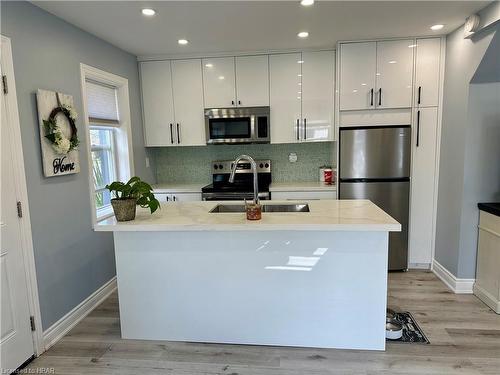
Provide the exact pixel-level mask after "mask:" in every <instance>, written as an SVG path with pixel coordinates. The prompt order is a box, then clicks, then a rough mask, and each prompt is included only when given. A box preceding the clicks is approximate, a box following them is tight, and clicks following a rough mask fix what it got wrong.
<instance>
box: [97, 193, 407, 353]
mask: <svg viewBox="0 0 500 375" xmlns="http://www.w3.org/2000/svg"><path fill="white" fill-rule="evenodd" d="M292 203H293V202H290V201H287V202H274V201H273V202H269V203H267V204H268V205H280V204H292ZM297 203H302V204H308V208H309V212H264V213H263V215H262V220H259V221H254V222H250V221H247V220H246V218H245V214H244V213H241V212H229V213H228V212H216V213H213V212H210V211H211V210H212V209H213V208H214V207H216V206H217V205H218V204H224V205H238V204H240V203H238V202H178V203H170V204H166V205H163V206H162V209H161V210H160V211H159V212H157V213H155V214H153V215H150V214H149V212H148V211H146V210H142V209H140V210H138V213H137V218H136V219H135V220H134V221H131V222H123V223H119V222H116V220H115V219H114V218H109V219H106V220H103V221H100V222H99V223H98V224H97V225H96V228H95V230H97V231H112V232H114V241H115V255H116V270H117V279H118V294H119V304H120V322H121V330H122V337H123V338H128V339H146V340H172V341H195V342H217V343H236V344H255V345H283V346H304V347H324V348H348V349H371V350H384V349H385V313H386V311H385V310H386V299H387V261H388V232H390V231H399V230H401V226H400V224H399V223H398V222H396V221H395V220H394V219H393V218H391V217H390V216H389V215H387V214H386V213H385V212H384V211H382V210H381V209H380V208H378V207H377V206H376V205H374V204H373V203H372V202H370V201H367V200H326V201H309V202H304V201H301V202H297Z"/></svg>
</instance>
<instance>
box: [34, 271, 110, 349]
mask: <svg viewBox="0 0 500 375" xmlns="http://www.w3.org/2000/svg"><path fill="white" fill-rule="evenodd" d="M116 286H117V284H116V276H115V277H113V278H112V279H111V280H109V281H108V282H107V283H105V284H104V285H103V286H101V287H100V288H99V289H97V290H96V291H95V292H94V293H92V294H91V295H90V296H88V297H87V298H86V299H85V300H84V301H82V302H81V303H80V304H79V305H78V306H76V307H75V308H73V309H72V310H71V311H70V312H68V313H67V314H66V315H64V316H63V317H62V318H61V319H59V320H58V321H57V322H55V323H54V324H53V325H51V326H50V327H49V328H47V329H46V330H45V331H44V332H43V344H44V349H45V350H47V349H49V348H50V347H51V346H52V345H54V344H55V343H56V342H58V341H59V340H60V339H62V338H63V337H64V335H66V334H67V333H68V332H69V331H70V330H71V329H72V328H73V327H74V326H76V325H77V324H78V323H80V321H81V320H82V319H83V318H85V317H86V316H87V315H88V314H90V313H91V312H92V310H94V309H95V308H96V307H97V306H99V304H100V303H101V302H103V301H104V300H105V299H106V298H108V297H109V295H110V294H111V293H113V292H114V291H115V290H116Z"/></svg>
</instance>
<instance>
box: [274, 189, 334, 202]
mask: <svg viewBox="0 0 500 375" xmlns="http://www.w3.org/2000/svg"><path fill="white" fill-rule="evenodd" d="M301 199H303V200H320V199H336V194H335V191H273V192H271V200H282V201H286V200H301Z"/></svg>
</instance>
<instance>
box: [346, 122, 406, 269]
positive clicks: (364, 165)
mask: <svg viewBox="0 0 500 375" xmlns="http://www.w3.org/2000/svg"><path fill="white" fill-rule="evenodd" d="M410 137H411V128H410V126H376V127H356V128H341V129H340V137H339V138H340V141H339V197H340V199H369V200H371V201H372V202H373V203H375V204H376V205H377V206H379V207H380V208H382V209H383V210H384V211H385V212H387V213H388V214H389V215H391V216H392V217H393V218H394V219H396V220H397V221H398V222H400V223H401V226H402V231H401V232H391V233H390V234H389V270H405V269H407V268H408V215H409V200H410V156H411V151H410V148H411V139H410Z"/></svg>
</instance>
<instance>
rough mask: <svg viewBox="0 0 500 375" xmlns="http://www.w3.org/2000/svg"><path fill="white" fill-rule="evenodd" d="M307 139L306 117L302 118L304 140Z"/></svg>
mask: <svg viewBox="0 0 500 375" xmlns="http://www.w3.org/2000/svg"><path fill="white" fill-rule="evenodd" d="M306 139H307V119H306V118H305V119H304V140H306Z"/></svg>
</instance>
